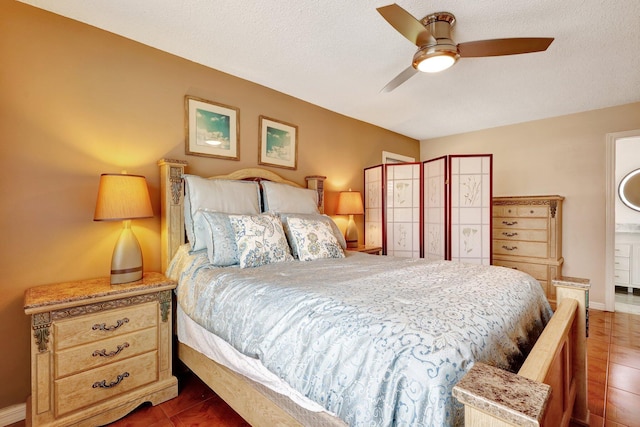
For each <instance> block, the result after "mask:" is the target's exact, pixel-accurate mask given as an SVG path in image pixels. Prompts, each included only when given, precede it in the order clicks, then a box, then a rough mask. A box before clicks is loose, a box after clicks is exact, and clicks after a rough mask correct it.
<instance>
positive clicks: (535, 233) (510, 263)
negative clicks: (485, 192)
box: [492, 196, 564, 305]
mask: <svg viewBox="0 0 640 427" xmlns="http://www.w3.org/2000/svg"><path fill="white" fill-rule="evenodd" d="M563 200H564V197H561V196H516V197H494V198H493V234H492V235H493V250H492V253H493V264H494V265H500V266H503V267H510V268H515V269H518V270H522V271H524V272H525V273H528V274H530V275H531V276H533V277H534V278H536V279H537V280H538V281H539V282H540V285H542V289H543V290H544V292H545V294H546V295H547V299H548V300H549V302H550V303H551V304H552V305H555V301H556V295H555V288H554V287H553V286H552V285H551V281H552V280H554V279H557V278H558V277H561V276H562V263H563V262H564V259H563V258H562V201H563Z"/></svg>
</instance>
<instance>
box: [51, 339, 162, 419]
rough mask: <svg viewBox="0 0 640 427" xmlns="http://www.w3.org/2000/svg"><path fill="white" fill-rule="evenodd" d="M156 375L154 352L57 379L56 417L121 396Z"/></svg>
mask: <svg viewBox="0 0 640 427" xmlns="http://www.w3.org/2000/svg"><path fill="white" fill-rule="evenodd" d="M157 377H158V356H157V352H155V351H154V352H151V353H146V354H142V355H140V356H136V357H133V358H130V359H125V360H121V361H120V362H115V363H112V364H109V365H106V366H103V367H101V368H96V369H91V370H89V371H87V372H83V373H81V374H77V375H72V376H70V377H67V378H63V379H60V380H56V381H55V383H54V387H55V391H54V392H55V396H56V398H55V405H56V406H55V411H56V416H60V415H63V414H66V413H69V412H71V411H75V410H77V409H80V408H84V407H86V406H89V405H92V404H95V403H98V402H100V401H103V400H106V399H109V398H111V397H113V396H116V395H120V394H122V393H124V392H127V391H129V390H132V389H134V388H136V387H140V386H142V385H145V384H148V383H150V382H153V381H156V380H157Z"/></svg>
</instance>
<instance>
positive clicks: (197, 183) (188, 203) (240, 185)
mask: <svg viewBox="0 0 640 427" xmlns="http://www.w3.org/2000/svg"><path fill="white" fill-rule="evenodd" d="M184 184H185V196H184V224H185V230H186V232H187V239H188V240H189V243H190V244H191V250H192V251H197V250H201V249H205V247H206V243H205V239H206V234H207V233H208V230H207V229H206V225H205V224H204V219H203V218H202V215H200V214H199V213H198V211H199V210H200V209H204V210H208V211H216V212H223V213H230V214H258V213H260V187H259V185H258V183H257V182H253V181H235V180H226V179H207V178H202V177H200V176H195V175H184Z"/></svg>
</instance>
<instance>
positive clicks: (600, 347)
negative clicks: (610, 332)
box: [587, 338, 610, 363]
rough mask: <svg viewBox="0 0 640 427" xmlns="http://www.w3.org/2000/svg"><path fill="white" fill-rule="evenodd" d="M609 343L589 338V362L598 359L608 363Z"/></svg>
mask: <svg viewBox="0 0 640 427" xmlns="http://www.w3.org/2000/svg"><path fill="white" fill-rule="evenodd" d="M609 346H610V344H609V342H607V341H598V340H593V339H591V338H589V339H588V340H587V361H589V360H591V359H598V361H602V362H604V363H606V362H607V361H608V359H609Z"/></svg>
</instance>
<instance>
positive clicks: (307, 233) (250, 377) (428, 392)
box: [159, 160, 588, 426]
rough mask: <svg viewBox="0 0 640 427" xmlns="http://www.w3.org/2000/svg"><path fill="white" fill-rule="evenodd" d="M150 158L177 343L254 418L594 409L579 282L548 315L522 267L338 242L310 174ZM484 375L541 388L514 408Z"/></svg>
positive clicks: (479, 415)
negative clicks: (214, 169) (208, 175)
mask: <svg viewBox="0 0 640 427" xmlns="http://www.w3.org/2000/svg"><path fill="white" fill-rule="evenodd" d="M159 165H160V171H161V192H162V212H163V213H162V217H161V218H162V233H161V235H162V247H163V251H162V252H163V258H162V262H163V267H166V269H167V274H168V275H169V276H170V277H172V278H174V279H176V280H178V287H177V289H176V295H177V310H176V312H177V326H176V331H177V333H178V341H179V344H178V354H179V357H180V359H181V360H182V361H183V362H184V363H185V364H186V365H187V366H188V367H189V368H190V369H191V370H192V371H193V372H194V373H196V374H197V375H198V376H199V377H200V378H202V379H203V380H204V381H205V382H206V383H207V384H208V385H209V386H210V387H211V388H212V389H213V390H214V391H215V392H216V393H217V394H218V395H219V396H220V397H222V398H223V399H224V400H225V401H227V403H229V405H230V406H232V407H233V408H234V410H236V412H238V413H239V414H240V415H241V416H243V417H244V418H245V420H247V421H248V422H249V423H250V424H251V425H255V426H260V425H264V426H271V425H298V426H300V425H313V426H316V425H330V426H333V425H335V426H339V425H341V426H344V425H363V426H364V425H367V426H368V425H416V426H421V425H423V426H428V425H442V426H461V425H463V424H464V423H466V425H513V424H515V425H519V424H522V423H521V422H520V421H521V419H527V420H528V419H529V418H531V419H537V420H538V422H539V423H541V424H545V423H546V424H547V425H568V422H569V420H570V419H571V416H572V414H573V419H574V421H578V422H583V423H588V410H587V409H586V372H585V365H584V363H585V356H584V352H585V348H584V339H583V338H584V337H581V335H583V334H585V333H586V330H584V329H585V328H586V326H585V323H586V307H585V303H586V299H585V292H584V286H582V287H578V289H576V288H575V287H571V286H565V288H566V289H567V291H566V292H564V293H563V292H562V291H559V293H560V294H561V295H566V298H565V299H566V303H567V304H564V303H562V301H558V310H557V311H556V315H554V316H553V318H552V317H551V315H552V312H551V309H550V307H549V305H548V302H547V301H546V299H545V298H544V295H543V293H542V291H541V289H540V287H539V284H537V282H535V280H533V279H532V278H531V277H530V276H528V275H526V274H523V273H521V272H518V271H513V270H510V269H505V268H500V267H490V266H476V265H466V264H460V263H452V262H425V261H424V260H412V259H394V258H391V257H376V256H371V255H367V254H361V253H353V252H348V251H347V252H345V251H343V249H344V247H345V245H344V242H341V240H340V237H341V235H340V233H339V230H336V227H335V224H334V223H333V221H331V220H330V219H329V220H327V219H328V217H324V216H322V215H321V212H320V210H321V209H318V206H320V207H321V205H322V199H323V196H322V185H318V181H317V180H316V181H315V182H314V181H313V180H312V181H311V182H312V183H313V184H312V185H311V187H313V191H310V190H307V189H304V188H303V187H302V186H299V185H297V184H295V183H292V182H290V181H286V180H284V179H282V178H281V177H279V176H278V175H276V174H274V173H272V172H269V171H265V170H260V169H251V170H242V171H238V172H236V173H234V174H230V175H226V176H218V177H215V178H216V179H204V178H200V177H195V176H192V175H189V174H185V173H184V172H185V167H186V166H187V165H186V162H183V161H174V160H161V161H160V162H159ZM314 178H318V177H314ZM247 179H248V180H247ZM185 195H186V196H185ZM265 211H266V212H267V213H264V212H265ZM184 230H186V235H187V239H186V241H187V242H188V243H185V237H184V236H185V232H184ZM257 230H259V231H257ZM267 234H269V237H268V238H266V237H265V236H266V235H267ZM212 236H213V237H212ZM256 236H258V238H256ZM314 239H315V240H314ZM229 248H232V249H229ZM229 254H232V255H233V256H231V255H229ZM227 258H228V259H227ZM567 283H568V284H569V285H570V284H571V281H566V283H565V285H567ZM558 314H562V318H561V319H560V318H559V316H558ZM545 325H546V328H545ZM543 329H544V331H543ZM536 340H537V341H538V344H536V346H535V347H534V346H533V343H534V342H535V341H536ZM541 344H542V346H541ZM532 348H533V349H532ZM530 352H531V354H532V355H534V356H535V357H534V358H531V357H530V358H528V359H526V360H525V358H526V355H527V354H530ZM485 366H487V367H488V370H487V369H485V371H482V372H480V370H481V369H482V368H484V367H485ZM492 367H493V368H495V367H497V368H500V369H499V372H500V373H499V375H493V374H491V372H494V371H491V370H490V369H492ZM518 370H520V374H518V375H517V374H516V372H518ZM522 370H524V371H522ZM487 372H490V374H487ZM503 373H504V374H503ZM478 375H479V376H480V377H486V376H487V375H489V376H490V377H492V379H495V378H501V381H502V382H503V383H504V385H505V386H508V385H509V384H513V382H514V378H515V380H516V381H520V380H522V379H523V378H524V377H525V376H526V379H527V380H528V381H535V382H536V384H538V383H539V384H542V385H541V386H540V393H541V395H542V396H543V398H542V402H540V403H539V404H538V405H537V407H536V408H534V409H535V410H534V411H533V412H534V415H533V416H532V415H531V414H529V413H527V411H530V410H531V408H525V409H524V410H522V411H521V412H524V413H525V414H524V415H522V416H521V415H515V416H514V410H513V408H512V407H511V406H512V405H510V403H509V402H507V404H506V406H505V403H504V402H500V400H504V399H503V397H504V396H497V397H494V398H493V400H494V401H493V402H492V401H491V399H492V398H490V397H489V398H487V396H484V395H483V396H481V394H482V392H483V391H485V390H480V392H478V391H477V390H476V391H474V390H473V386H474V384H476V382H477V381H476V380H477V376H478ZM465 379H466V383H465V381H464V380H465ZM558 379H561V380H560V383H558ZM461 380H463V381H461ZM543 383H547V384H550V383H552V384H551V387H549V386H544V384H543ZM524 387H525V388H527V389H528V390H533V389H534V388H535V387H533V386H531V385H528V383H525V385H524ZM545 387H546V388H545ZM483 389H486V387H483ZM529 400H532V399H529ZM533 400H535V399H533ZM529 406H531V405H529ZM505 407H506V409H505ZM515 412H518V410H516V411H515ZM505 414H506V415H505ZM514 417H515V418H514ZM519 417H520V418H519ZM522 417H524V418H522ZM545 417H546V418H545ZM474 420H475V421H474ZM483 420H484V421H483ZM487 420H489V421H487ZM495 420H499V421H498V422H506V423H507V424H495V423H494V421H495ZM471 423H474V424H471ZM483 423H489V424H483ZM491 423H494V424H491ZM532 425H535V423H534V424H532Z"/></svg>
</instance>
